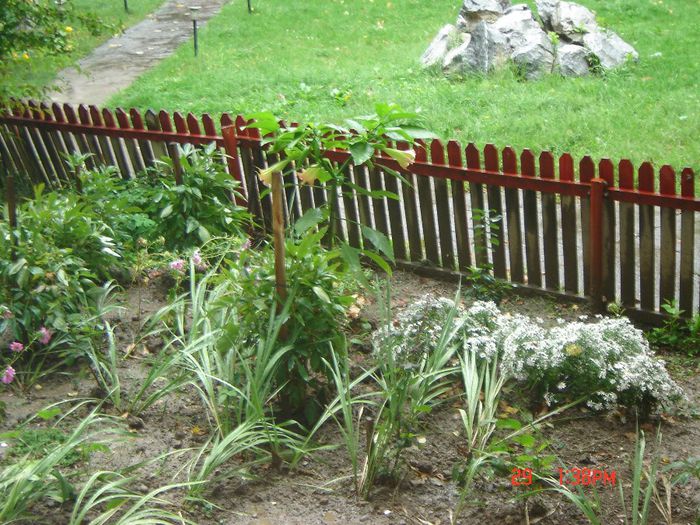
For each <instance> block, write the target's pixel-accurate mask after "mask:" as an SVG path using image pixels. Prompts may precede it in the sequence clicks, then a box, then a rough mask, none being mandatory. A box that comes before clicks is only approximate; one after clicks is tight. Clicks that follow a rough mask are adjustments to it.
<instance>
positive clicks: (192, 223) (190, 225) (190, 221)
mask: <svg viewBox="0 0 700 525" xmlns="http://www.w3.org/2000/svg"><path fill="white" fill-rule="evenodd" d="M197 228H199V221H198V220H197V219H195V218H194V217H187V223H186V224H185V233H191V232H193V231H194V230H196V229H197Z"/></svg>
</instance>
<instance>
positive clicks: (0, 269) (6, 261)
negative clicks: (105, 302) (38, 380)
mask: <svg viewBox="0 0 700 525" xmlns="http://www.w3.org/2000/svg"><path fill="white" fill-rule="evenodd" d="M25 240H27V241H28V242H24V241H25ZM10 244H11V242H10V233H9V229H8V228H7V225H6V223H0V284H1V286H0V305H2V306H0V309H2V310H3V316H2V319H0V333H4V332H5V331H6V330H9V331H10V332H11V334H12V336H13V338H14V339H18V340H20V341H22V342H24V343H29V342H30V340H31V339H32V338H34V336H35V334H36V333H37V332H38V330H39V328H40V327H42V326H44V327H46V328H48V329H51V330H55V331H61V332H63V331H66V330H68V326H69V325H70V324H71V322H72V320H73V319H74V318H75V316H80V313H81V311H82V310H83V309H84V308H86V307H87V305H88V302H89V297H88V290H90V289H91V288H93V287H95V286H96V278H95V275H94V274H93V273H92V272H90V270H89V269H88V268H87V267H86V264H85V261H83V260H82V259H81V258H80V257H77V256H75V255H73V254H72V253H71V250H69V249H66V248H58V247H56V246H55V245H53V244H52V243H50V242H48V240H44V239H38V238H37V237H34V238H31V239H23V240H22V241H21V242H20V244H19V245H18V246H17V247H16V248H15V258H14V260H13V259H12V258H11V256H10V248H11V246H10Z"/></svg>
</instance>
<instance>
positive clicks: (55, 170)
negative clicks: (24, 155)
mask: <svg viewBox="0 0 700 525" xmlns="http://www.w3.org/2000/svg"><path fill="white" fill-rule="evenodd" d="M29 107H30V108H32V110H31V114H32V115H33V116H34V118H36V119H37V120H43V121H45V122H50V121H51V120H53V119H52V118H51V116H50V115H49V114H48V113H47V111H46V109H45V107H42V106H41V105H39V104H37V103H35V102H34V101H29ZM35 138H36V139H37V140H38V141H39V144H38V145H39V147H40V148H42V149H43V151H44V155H43V160H44V165H45V166H46V168H47V169H46V171H47V173H49V172H51V173H52V174H53V180H52V185H53V186H58V187H59V188H60V187H61V186H63V184H62V182H63V181H65V180H66V171H65V168H64V161H63V158H62V157H61V156H60V154H59V151H60V150H59V149H57V148H56V145H55V143H54V137H53V133H52V132H50V131H45V130H44V129H41V128H40V129H37V130H36V135H35Z"/></svg>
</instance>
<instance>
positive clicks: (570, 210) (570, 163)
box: [559, 153, 580, 294]
mask: <svg viewBox="0 0 700 525" xmlns="http://www.w3.org/2000/svg"><path fill="white" fill-rule="evenodd" d="M559 180H563V181H567V182H573V181H574V159H573V158H572V157H571V155H569V154H568V153H564V154H563V155H562V156H561V157H559ZM560 208H561V242H562V255H563V257H564V290H566V291H567V292H570V293H575V294H576V293H579V280H578V270H579V268H580V266H579V254H578V226H577V224H576V197H574V196H572V195H562V196H561V198H560Z"/></svg>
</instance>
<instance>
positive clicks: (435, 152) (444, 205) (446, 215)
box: [430, 139, 455, 270]
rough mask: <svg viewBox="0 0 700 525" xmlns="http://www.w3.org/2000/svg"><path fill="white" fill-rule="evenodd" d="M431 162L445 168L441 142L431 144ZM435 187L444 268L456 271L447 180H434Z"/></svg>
mask: <svg viewBox="0 0 700 525" xmlns="http://www.w3.org/2000/svg"><path fill="white" fill-rule="evenodd" d="M430 162H431V164H435V165H438V166H445V165H446V164H445V147H444V146H443V144H442V142H440V141H439V140H437V139H436V140H433V141H432V142H431V143H430ZM433 184H434V186H435V211H436V212H437V225H438V231H439V239H440V252H441V255H442V257H441V259H442V267H443V268H448V269H450V270H454V269H455V253H454V247H453V244H452V230H453V222H452V217H453V216H452V214H451V213H450V193H449V188H448V181H447V180H446V179H434V180H433Z"/></svg>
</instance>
